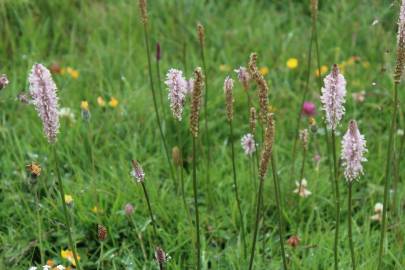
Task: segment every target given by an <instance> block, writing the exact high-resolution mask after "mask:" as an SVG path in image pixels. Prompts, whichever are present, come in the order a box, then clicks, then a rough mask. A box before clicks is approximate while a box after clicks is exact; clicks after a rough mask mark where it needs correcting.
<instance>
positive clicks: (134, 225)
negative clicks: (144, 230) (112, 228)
mask: <svg viewBox="0 0 405 270" xmlns="http://www.w3.org/2000/svg"><path fill="white" fill-rule="evenodd" d="M128 219H129V220H130V222H131V224H132V226H133V227H134V230H135V234H136V236H137V237H138V239H139V243H140V244H141V250H142V254H143V258H144V260H145V262H146V261H147V260H148V256H147V255H146V250H145V245H144V243H143V237H142V234H141V233H140V232H139V230H138V228H137V226H136V224H135V221H134V220H133V218H132V216H130V217H128Z"/></svg>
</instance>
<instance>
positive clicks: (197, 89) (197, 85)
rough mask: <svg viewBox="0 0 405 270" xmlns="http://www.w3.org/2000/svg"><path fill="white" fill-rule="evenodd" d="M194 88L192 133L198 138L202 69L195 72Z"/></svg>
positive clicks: (198, 68)
mask: <svg viewBox="0 0 405 270" xmlns="http://www.w3.org/2000/svg"><path fill="white" fill-rule="evenodd" d="M194 77H195V78H194V88H193V93H192V97H191V114H190V131H191V134H192V135H193V137H194V138H197V137H198V128H199V118H200V106H201V94H202V88H203V79H204V78H203V74H202V71H201V68H200V67H197V68H196V69H195V71H194Z"/></svg>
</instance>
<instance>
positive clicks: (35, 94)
mask: <svg viewBox="0 0 405 270" xmlns="http://www.w3.org/2000/svg"><path fill="white" fill-rule="evenodd" d="M28 81H29V83H30V94H31V97H32V103H33V104H34V106H35V109H36V111H37V113H38V115H39V117H40V118H41V120H42V125H43V130H44V133H45V136H46V137H47V139H48V142H49V143H55V142H56V136H57V134H58V131H59V115H58V111H59V104H58V96H57V95H56V84H55V82H54V81H53V79H52V76H51V73H50V72H49V70H48V69H47V68H46V67H45V66H43V65H41V64H35V65H33V67H32V69H31V73H30V75H29V77H28Z"/></svg>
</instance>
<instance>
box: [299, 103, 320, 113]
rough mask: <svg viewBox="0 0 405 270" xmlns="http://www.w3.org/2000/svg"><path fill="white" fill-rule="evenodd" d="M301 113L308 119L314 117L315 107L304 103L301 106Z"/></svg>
mask: <svg viewBox="0 0 405 270" xmlns="http://www.w3.org/2000/svg"><path fill="white" fill-rule="evenodd" d="M301 112H302V114H303V115H305V116H308V117H310V116H314V115H315V114H316V106H315V104H314V103H312V102H310V101H304V104H302V109H301Z"/></svg>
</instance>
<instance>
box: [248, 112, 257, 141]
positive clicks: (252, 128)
mask: <svg viewBox="0 0 405 270" xmlns="http://www.w3.org/2000/svg"><path fill="white" fill-rule="evenodd" d="M256 119H257V116H256V108H255V107H251V108H250V117H249V127H250V132H251V133H252V134H253V135H255V134H256V122H257V120H256Z"/></svg>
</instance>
